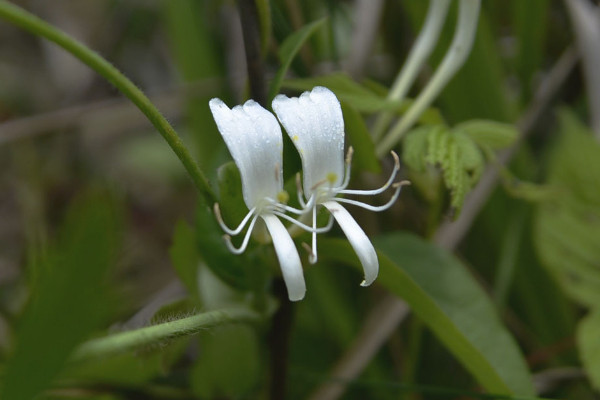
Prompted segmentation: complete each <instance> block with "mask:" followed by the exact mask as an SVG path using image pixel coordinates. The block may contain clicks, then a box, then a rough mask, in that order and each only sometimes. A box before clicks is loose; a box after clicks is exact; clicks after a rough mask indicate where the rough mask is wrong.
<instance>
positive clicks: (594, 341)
mask: <svg viewBox="0 0 600 400" xmlns="http://www.w3.org/2000/svg"><path fill="white" fill-rule="evenodd" d="M598 338H600V311H598V309H596V311H593V312H592V313H591V314H589V315H588V316H586V317H585V318H584V319H582V320H581V322H580V323H579V326H578V327H577V348H578V350H579V356H580V357H581V361H582V362H583V366H584V367H585V371H586V372H587V376H588V378H589V380H590V382H591V383H592V386H593V387H594V388H596V390H600V340H598Z"/></svg>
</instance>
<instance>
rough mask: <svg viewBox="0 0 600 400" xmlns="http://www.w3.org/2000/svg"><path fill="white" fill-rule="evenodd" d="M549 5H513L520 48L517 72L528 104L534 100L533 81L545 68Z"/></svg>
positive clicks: (537, 1) (534, 0) (545, 1)
mask: <svg viewBox="0 0 600 400" xmlns="http://www.w3.org/2000/svg"><path fill="white" fill-rule="evenodd" d="M549 4H550V1H549V0H529V1H513V2H511V3H510V6H511V8H512V13H513V19H512V20H513V21H514V32H515V36H516V37H515V39H516V41H515V43H516V44H517V46H518V48H517V58H516V69H517V75H518V77H519V80H520V83H521V85H520V87H521V88H522V91H523V93H522V96H521V97H522V99H523V100H525V101H528V100H529V99H530V98H531V94H532V88H533V85H532V83H533V79H534V77H535V75H536V73H538V72H539V71H540V69H541V67H542V66H543V61H544V49H545V48H546V47H545V44H546V43H545V42H546V32H547V30H548V29H547V26H548V21H549V19H548V8H549V7H548V6H549Z"/></svg>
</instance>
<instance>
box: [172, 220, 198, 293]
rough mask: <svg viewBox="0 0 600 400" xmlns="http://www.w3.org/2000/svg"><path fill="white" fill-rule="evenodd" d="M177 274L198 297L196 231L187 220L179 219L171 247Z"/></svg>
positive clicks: (190, 291)
mask: <svg viewBox="0 0 600 400" xmlns="http://www.w3.org/2000/svg"><path fill="white" fill-rule="evenodd" d="M169 255H170V256H171V263H173V267H174V268H175V271H176V272H177V276H179V279H181V282H182V283H183V285H184V286H185V288H186V289H187V290H188V292H189V293H190V295H191V296H192V297H193V298H194V299H198V262H199V255H198V247H197V246H196V233H195V231H194V229H193V228H192V227H191V226H190V225H189V224H188V223H187V222H185V221H183V220H179V221H177V225H175V233H174V234H173V244H172V245H171V248H170V249H169Z"/></svg>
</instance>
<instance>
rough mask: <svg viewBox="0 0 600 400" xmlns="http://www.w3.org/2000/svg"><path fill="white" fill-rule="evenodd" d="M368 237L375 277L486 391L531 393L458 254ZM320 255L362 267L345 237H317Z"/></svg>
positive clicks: (512, 346)
mask: <svg viewBox="0 0 600 400" xmlns="http://www.w3.org/2000/svg"><path fill="white" fill-rule="evenodd" d="M373 242H374V244H375V246H376V248H377V249H378V250H379V251H378V255H379V262H380V270H379V277H378V279H377V282H379V284H381V285H383V286H384V287H386V288H387V289H388V290H389V291H390V292H392V293H393V294H395V295H397V296H399V297H401V298H402V299H404V300H405V301H406V302H407V303H408V304H409V305H410V307H411V310H412V311H413V312H414V314H415V315H416V316H417V317H419V318H420V319H421V320H422V321H423V322H425V324H427V326H428V327H429V328H430V329H431V330H432V331H433V332H434V333H435V335H436V336H437V337H438V338H439V339H440V341H441V342H442V343H443V344H444V345H445V346H446V347H447V348H448V350H449V351H450V352H452V354H453V355H454V356H455V357H456V358H457V359H458V360H459V361H460V362H461V363H462V364H463V366H464V367H465V368H466V369H467V370H468V371H469V372H470V373H471V374H472V375H473V376H474V377H475V378H476V379H477V381H478V382H479V383H480V384H481V385H482V386H483V387H484V388H485V389H486V390H487V391H489V392H490V393H495V394H518V395H523V396H531V395H533V386H532V382H531V376H530V373H529V371H528V369H527V364H526V362H525V360H524V358H523V356H522V354H521V352H520V351H519V347H518V345H517V343H516V342H515V341H514V339H513V338H512V336H511V335H510V333H509V332H508V330H507V329H506V328H505V327H504V326H503V325H502V323H501V321H500V318H499V317H498V315H497V313H496V311H495V309H494V306H493V304H492V302H491V300H490V299H489V297H488V296H487V294H486V293H485V291H484V290H483V289H482V288H481V287H480V285H479V284H478V283H477V280H476V279H474V278H473V276H472V275H471V274H470V273H469V271H468V269H467V268H466V267H465V266H464V265H463V264H462V263H461V262H460V261H459V260H458V259H456V258H455V257H454V256H453V255H451V254H450V253H447V252H446V251H444V250H442V249H440V248H438V247H436V246H434V245H432V244H430V243H427V242H425V241H423V240H422V239H420V238H418V237H416V236H413V235H410V234H404V233H396V234H391V235H386V236H382V237H378V238H375V239H374V240H373ZM319 255H320V258H321V259H327V260H335V261H337V262H342V263H345V264H350V265H352V266H354V267H356V268H358V269H360V268H361V265H360V263H359V262H358V259H357V257H356V256H355V255H354V252H353V250H352V248H351V246H350V245H349V244H348V243H347V242H346V241H344V240H338V239H321V241H320V243H319Z"/></svg>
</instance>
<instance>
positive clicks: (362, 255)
mask: <svg viewBox="0 0 600 400" xmlns="http://www.w3.org/2000/svg"><path fill="white" fill-rule="evenodd" d="M273 110H274V111H275V114H277V117H278V118H279V121H280V122H281V124H282V125H283V127H284V128H285V129H286V131H287V133H288V135H289V136H290V138H291V139H292V142H293V143H294V145H295V146H296V148H297V150H298V152H299V153H300V157H301V159H302V170H303V186H304V196H305V198H306V202H305V201H304V200H303V199H302V198H301V195H300V190H299V200H300V203H301V204H302V205H303V206H304V207H307V208H310V209H311V210H312V221H313V222H312V223H313V231H312V232H313V237H312V251H311V253H312V254H311V257H310V261H311V262H313V263H314V262H316V260H317V244H316V232H315V227H316V216H317V206H318V205H323V206H324V207H325V208H327V209H328V210H329V212H330V213H331V214H332V215H333V217H334V218H335V219H336V221H337V222H338V224H339V225H340V227H341V228H342V230H343V231H344V234H345V235H346V237H347V238H348V241H349V242H350V244H351V245H352V247H353V248H354V251H355V252H356V254H357V256H358V258H359V260H360V262H361V263H362V266H363V270H364V275H365V278H364V280H363V282H362V283H361V285H362V286H368V285H370V284H371V283H373V281H374V280H375V278H376V277H377V274H378V272H379V261H378V259H377V254H376V253H375V249H374V248H373V245H372V244H371V241H370V240H369V238H368V237H367V235H366V234H365V233H364V231H363V230H362V229H361V228H360V226H359V225H358V224H357V223H356V221H355V220H354V219H353V218H352V216H351V215H350V213H349V212H348V211H347V210H346V209H345V208H344V207H343V206H342V205H341V204H340V203H347V204H353V205H357V206H360V207H363V208H366V209H368V210H371V211H383V210H385V209H387V208H389V207H390V206H391V205H392V204H393V203H394V201H396V199H397V198H398V195H399V194H400V189H401V186H402V184H404V183H405V182H401V183H393V182H394V178H395V176H396V173H397V172H398V170H399V168H400V163H399V160H398V156H397V155H396V154H395V153H394V152H392V155H393V157H394V161H395V166H394V170H393V172H392V174H391V176H390V178H389V179H388V181H387V183H386V184H385V185H383V186H382V187H381V188H379V189H375V190H346V187H347V186H348V183H349V181H350V161H351V156H352V148H350V149H349V150H348V156H347V157H346V162H345V163H344V119H343V115H342V109H341V106H340V103H339V101H338V99H337V98H336V97H335V95H334V94H333V92H331V91H330V90H329V89H327V88H324V87H320V86H317V87H315V88H314V89H313V90H312V91H311V92H305V93H303V94H302V95H301V96H300V97H294V98H288V97H286V96H284V95H278V96H277V97H275V99H274V100H273ZM344 164H345V165H344ZM389 187H393V188H394V189H395V192H394V195H393V197H392V198H391V200H390V201H389V202H388V203H386V204H384V205H383V206H379V207H374V206H371V205H368V204H365V203H362V202H358V201H355V200H350V199H345V198H340V197H337V195H339V194H341V195H344V194H351V195H375V194H379V193H382V192H383V191H385V190H386V189H388V188H389Z"/></svg>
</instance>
